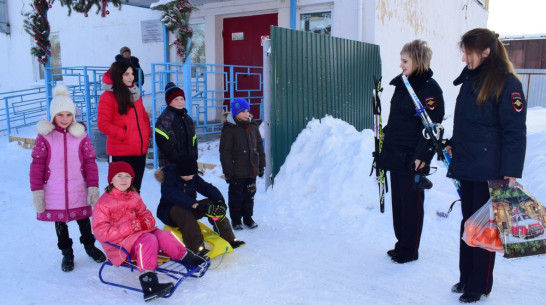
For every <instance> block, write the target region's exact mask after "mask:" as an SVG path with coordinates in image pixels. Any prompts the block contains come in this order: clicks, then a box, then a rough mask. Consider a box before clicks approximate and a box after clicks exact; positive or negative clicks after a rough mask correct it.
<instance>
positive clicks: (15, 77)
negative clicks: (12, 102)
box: [0, 0, 172, 92]
mask: <svg viewBox="0 0 546 305" xmlns="http://www.w3.org/2000/svg"><path fill="white" fill-rule="evenodd" d="M8 2H9V3H8V12H9V15H8V18H9V22H10V25H11V35H4V34H0V52H1V53H0V54H2V56H0V67H2V73H0V92H6V91H12V90H18V89H28V88H31V87H33V86H43V84H44V83H43V81H38V82H36V80H37V76H36V75H35V74H36V73H35V71H36V65H37V61H36V58H35V57H33V56H32V55H31V54H30V48H31V46H32V45H33V43H34V40H33V39H32V38H31V37H30V35H28V34H27V33H26V32H25V31H24V30H23V20H24V16H22V15H21V13H20V12H21V10H22V8H21V7H22V6H23V4H22V3H21V2H19V1H16V0H9V1H8ZM110 6H111V7H109V8H108V10H109V12H110V14H109V15H107V16H106V17H105V18H102V17H101V16H100V14H99V15H96V14H95V9H96V7H93V8H92V9H91V11H90V12H89V16H88V17H84V15H83V14H80V13H76V12H72V14H71V16H70V17H69V16H68V9H67V8H66V7H62V6H61V4H60V2H59V1H57V2H55V3H54V4H53V6H52V8H51V9H49V11H48V20H49V23H50V26H51V33H58V34H59V37H60V43H61V59H62V65H63V66H65V67H69V66H110V64H112V62H114V57H115V55H117V54H119V50H120V48H121V47H122V46H125V45H126V46H128V47H129V48H131V52H132V55H133V56H136V57H138V58H139V59H140V65H141V66H142V67H143V69H144V71H145V72H146V73H150V68H149V67H150V64H151V63H152V62H163V43H162V42H154V43H142V35H141V23H140V22H141V20H158V19H159V17H160V16H161V13H160V12H159V11H152V10H150V9H146V8H138V7H132V6H128V5H123V6H122V9H121V10H119V9H117V8H115V7H113V6H112V5H111V4H110ZM23 10H26V11H28V10H30V8H29V5H28V4H24V7H23ZM171 41H172V39H171Z"/></svg>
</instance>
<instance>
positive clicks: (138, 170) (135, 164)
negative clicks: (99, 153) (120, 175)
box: [108, 155, 146, 193]
mask: <svg viewBox="0 0 546 305" xmlns="http://www.w3.org/2000/svg"><path fill="white" fill-rule="evenodd" d="M117 161H125V162H127V163H129V164H130V165H131V167H132V168H133V170H134V171H135V177H134V179H133V186H134V187H135V188H136V190H137V192H139V193H140V186H141V185H142V177H143V176H144V169H145V168H146V155H142V156H110V163H111V162H117ZM110 182H112V181H108V183H110Z"/></svg>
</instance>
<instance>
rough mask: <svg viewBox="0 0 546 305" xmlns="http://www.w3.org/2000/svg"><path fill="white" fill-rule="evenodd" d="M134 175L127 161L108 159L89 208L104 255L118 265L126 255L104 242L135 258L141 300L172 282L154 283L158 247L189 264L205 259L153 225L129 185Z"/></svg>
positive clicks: (163, 290)
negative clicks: (103, 183) (105, 179)
mask: <svg viewBox="0 0 546 305" xmlns="http://www.w3.org/2000/svg"><path fill="white" fill-rule="evenodd" d="M134 175H135V172H134V171H133V168H132V167H131V165H129V163H127V162H123V161H119V162H112V163H110V166H109V168H108V181H109V182H110V184H109V185H108V186H107V187H106V189H105V190H106V192H105V193H104V194H103V195H102V196H101V197H100V198H99V200H98V201H97V204H96V206H95V209H94V211H93V230H94V233H95V236H96V238H97V240H99V241H100V242H101V243H102V245H103V248H104V249H105V250H106V255H107V256H108V259H109V260H110V261H111V262H112V264H114V265H115V266H117V267H119V266H120V265H121V264H122V263H123V262H124V261H125V259H127V256H126V254H125V252H123V251H122V250H120V249H118V248H115V247H112V246H110V245H108V244H106V243H105V242H110V243H112V244H116V245H119V246H121V247H123V248H125V249H127V250H128V251H129V255H131V257H134V258H136V262H137V268H138V270H139V271H140V272H141V275H140V277H139V280H140V285H141V286H142V290H143V292H144V300H145V301H150V300H153V299H155V298H159V297H162V296H164V295H167V294H169V293H170V292H171V290H172V289H173V287H174V285H173V284H172V283H158V280H157V274H156V273H155V269H156V267H157V253H158V251H159V250H163V252H165V253H166V254H167V255H168V256H169V257H171V258H172V259H174V260H181V261H182V263H184V264H185V265H189V266H191V267H193V268H195V267H197V266H199V265H201V264H202V263H205V262H207V260H206V259H205V258H202V257H200V256H197V255H195V254H193V253H191V252H190V251H187V250H186V247H185V246H184V244H182V242H181V241H180V240H178V238H177V237H176V236H175V235H174V234H173V233H172V232H170V231H164V230H159V229H158V228H157V227H156V226H155V219H154V217H153V215H152V213H151V212H150V210H148V209H147V208H146V205H145V204H144V202H143V201H142V199H141V198H140V195H139V194H138V192H137V191H136V189H135V188H134V187H133V186H132V185H131V183H132V181H133V177H134Z"/></svg>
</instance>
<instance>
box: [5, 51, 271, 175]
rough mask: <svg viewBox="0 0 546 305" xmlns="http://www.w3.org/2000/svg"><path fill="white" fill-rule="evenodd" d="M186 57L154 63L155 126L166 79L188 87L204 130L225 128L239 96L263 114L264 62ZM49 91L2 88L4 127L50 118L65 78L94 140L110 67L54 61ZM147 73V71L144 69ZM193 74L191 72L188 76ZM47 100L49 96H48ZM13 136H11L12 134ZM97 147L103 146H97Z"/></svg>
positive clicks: (190, 105) (189, 102) (149, 78)
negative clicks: (207, 61) (55, 94)
mask: <svg viewBox="0 0 546 305" xmlns="http://www.w3.org/2000/svg"><path fill="white" fill-rule="evenodd" d="M188 62H189V61H187V63H186V65H184V64H182V63H156V64H152V69H151V71H152V72H151V74H148V75H144V76H145V77H146V82H145V85H146V88H149V89H150V90H149V91H148V92H151V93H150V94H145V90H142V91H141V95H142V96H144V97H150V98H151V99H152V109H151V111H152V115H151V116H150V117H151V124H152V128H153V126H154V125H155V121H156V120H157V117H158V116H159V114H160V113H161V111H162V110H163V109H164V107H165V106H166V105H165V97H164V93H165V89H164V88H165V85H166V84H167V83H168V82H169V81H172V82H174V83H175V84H176V85H177V86H180V87H181V88H183V89H184V91H185V93H186V108H187V109H188V112H189V114H190V115H191V116H192V118H193V119H194V121H195V123H196V132H197V134H198V135H204V134H213V133H219V132H220V131H221V126H222V124H223V122H222V116H223V113H224V112H225V111H227V110H228V109H229V102H230V101H231V100H233V99H234V98H237V97H243V98H245V99H247V100H248V101H249V103H250V106H251V112H252V113H253V115H254V120H258V121H260V120H262V118H263V106H262V100H263V68H262V67H256V66H236V65H215V64H191V63H188ZM47 69H48V71H49V72H50V73H51V77H50V79H51V81H50V83H49V84H46V85H49V89H50V90H49V91H48V90H46V87H45V86H44V87H41V88H35V89H27V90H19V91H12V92H5V93H0V102H1V103H0V132H7V133H8V136H11V134H12V132H13V131H15V132H18V131H19V129H20V128H23V127H27V126H31V125H34V124H36V122H37V121H39V120H42V119H46V118H48V113H49V101H51V96H48V95H50V94H51V93H50V92H51V88H53V87H54V86H55V85H57V83H59V82H62V83H63V84H65V85H66V86H67V87H68V88H69V91H70V93H71V96H72V99H73V101H74V103H75V104H76V107H77V109H78V111H77V112H78V113H77V114H76V115H77V119H78V121H83V122H85V123H86V124H87V126H88V129H87V132H88V134H89V136H90V137H91V139H92V140H93V130H94V129H96V120H97V108H98V102H99V98H100V95H101V94H102V92H103V89H102V82H101V81H102V75H103V74H104V73H105V72H106V71H107V70H108V67H92V66H78V67H53V68H47ZM139 73H141V71H139ZM184 76H189V77H186V78H185V77H184ZM46 101H47V102H46ZM153 134H154V141H153V143H154V166H155V167H157V147H156V145H155V133H153ZM8 138H9V137H8ZM95 149H96V150H97V147H96V148H95Z"/></svg>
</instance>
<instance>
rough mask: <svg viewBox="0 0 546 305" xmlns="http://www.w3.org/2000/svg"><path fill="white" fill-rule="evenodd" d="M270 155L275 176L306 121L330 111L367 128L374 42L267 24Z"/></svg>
mask: <svg viewBox="0 0 546 305" xmlns="http://www.w3.org/2000/svg"><path fill="white" fill-rule="evenodd" d="M271 65H272V67H271V74H272V76H271V81H272V93H271V95H272V97H271V157H272V161H273V164H272V165H273V168H272V172H273V176H275V175H276V174H277V173H278V172H279V169H280V167H281V165H282V164H283V163H284V160H285V159H286V156H287V155H288V153H289V152H290V146H291V145H292V143H293V142H294V141H295V139H296V137H297V136H298V134H299V133H300V132H301V130H303V129H304V128H305V126H306V125H307V122H309V121H310V120H311V119H313V118H316V119H320V118H323V117H324V116H326V115H331V116H333V117H335V118H338V119H341V120H343V121H345V122H347V123H349V124H351V125H353V126H354V127H355V128H356V129H357V130H363V129H367V128H372V125H373V121H372V90H373V76H374V75H376V76H380V75H381V59H380V54H379V46H378V45H374V44H369V43H364V42H359V41H352V40H348V39H342V38H336V37H331V36H326V35H319V34H313V33H309V32H303V31H294V30H289V29H285V28H279V27H271Z"/></svg>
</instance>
